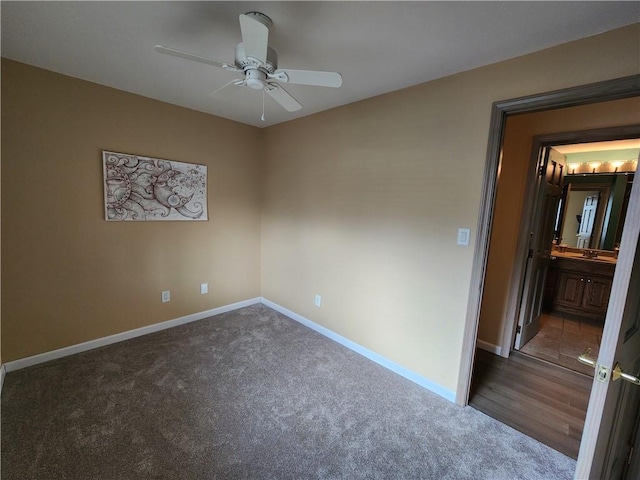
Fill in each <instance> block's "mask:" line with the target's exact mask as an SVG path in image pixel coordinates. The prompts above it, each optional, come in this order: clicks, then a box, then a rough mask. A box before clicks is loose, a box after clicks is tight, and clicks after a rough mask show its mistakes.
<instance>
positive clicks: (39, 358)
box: [3, 297, 261, 372]
mask: <svg viewBox="0 0 640 480" xmlns="http://www.w3.org/2000/svg"><path fill="white" fill-rule="evenodd" d="M260 300H261V299H260V297H256V298H251V299H249V300H244V301H242V302H237V303H232V304H230V305H224V306H222V307H217V308H212V309H211V310H205V311H204V312H199V313H192V314H191V315H186V316H184V317H180V318H175V319H173V320H167V321H166V322H160V323H154V324H153V325H148V326H146V327H141V328H136V329H135V330H128V331H126V332H122V333H116V334H115V335H110V336H108V337H102V338H97V339H95V340H89V341H88V342H83V343H78V344H76V345H71V346H69V347H64V348H60V349H58V350H52V351H50V352H45V353H40V354H38V355H33V356H31V357H25V358H20V359H18V360H14V361H12V362H7V363H5V364H4V365H3V367H4V368H6V371H7V372H12V371H14V370H19V369H21V368H26V367H31V366H32V365H37V364H39V363H44V362H48V361H50V360H55V359H57V358H62V357H68V356H69V355H75V354H76V353H80V352H86V351H87V350H93V349H94V348H100V347H104V346H105V345H111V344H112V343H118V342H122V341H124V340H129V339H131V338H136V337H140V336H142V335H147V334H149V333H154V332H158V331H160V330H165V329H167V328H171V327H177V326H178V325H184V324H185V323H190V322H195V321H196V320H202V319H203V318H207V317H212V316H213V315H220V314H221V313H226V312H230V311H232V310H237V309H238V308H242V307H248V306H249V305H254V304H256V303H260Z"/></svg>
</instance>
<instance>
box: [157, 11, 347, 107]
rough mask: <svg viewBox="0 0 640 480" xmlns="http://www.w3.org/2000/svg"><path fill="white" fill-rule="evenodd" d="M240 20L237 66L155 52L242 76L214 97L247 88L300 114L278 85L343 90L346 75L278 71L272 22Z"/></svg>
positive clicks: (162, 49)
mask: <svg viewBox="0 0 640 480" xmlns="http://www.w3.org/2000/svg"><path fill="white" fill-rule="evenodd" d="M239 18H240V31H241V33H242V42H241V43H239V44H238V45H236V49H235V61H234V64H233V65H232V64H230V63H228V62H220V61H218V60H214V59H212V58H207V57H202V56H200V55H195V54H192V53H188V52H183V51H181V50H176V49H174V48H170V47H166V46H164V45H156V46H155V49H156V51H157V52H159V53H163V54H165V55H171V56H173V57H178V58H183V59H185V60H191V61H195V62H199V63H204V64H207V65H211V66H214V67H218V68H222V69H224V70H227V71H230V72H235V73H242V74H243V75H244V78H243V79H237V80H232V81H231V82H229V83H227V84H226V85H224V86H222V87H220V88H219V89H217V90H216V91H214V93H217V92H219V91H220V90H222V89H223V88H225V87H226V86H227V85H231V84H233V85H236V86H247V87H249V88H252V89H254V90H262V91H263V93H264V92H266V93H268V94H269V96H270V97H271V98H273V99H274V100H275V101H276V102H277V103H278V104H279V105H280V106H282V107H283V108H284V109H285V110H287V111H289V112H295V111H296V110H300V109H301V108H302V105H301V104H300V103H299V102H298V101H297V100H296V99H295V98H293V96H291V95H290V94H289V93H288V92H287V91H286V90H285V89H284V88H282V86H281V85H279V84H278V83H277V82H282V83H290V84H297V85H311V86H318V87H332V88H339V87H341V86H342V75H340V74H339V73H337V72H320V71H314V70H289V69H278V53H277V52H276V51H275V50H274V49H273V48H271V47H269V43H268V42H269V29H270V28H271V27H272V26H273V22H272V20H271V19H270V18H269V17H267V16H266V15H265V14H263V13H260V12H248V13H245V14H241V15H240V17H239ZM263 110H264V104H263ZM263 118H264V113H263Z"/></svg>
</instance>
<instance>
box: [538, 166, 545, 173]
mask: <svg viewBox="0 0 640 480" xmlns="http://www.w3.org/2000/svg"><path fill="white" fill-rule="evenodd" d="M538 175H540V176H542V175H544V165H540V166H539V167H538Z"/></svg>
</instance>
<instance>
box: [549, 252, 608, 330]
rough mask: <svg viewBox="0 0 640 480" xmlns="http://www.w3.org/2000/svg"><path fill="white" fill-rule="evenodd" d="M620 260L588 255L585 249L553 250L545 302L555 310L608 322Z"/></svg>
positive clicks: (550, 308) (552, 310) (551, 309)
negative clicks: (608, 311) (611, 297)
mask: <svg viewBox="0 0 640 480" xmlns="http://www.w3.org/2000/svg"><path fill="white" fill-rule="evenodd" d="M615 268H616V259H615V257H613V256H602V257H596V258H588V257H585V256H583V252H582V251H571V252H556V251H554V252H553V253H552V256H551V259H550V263H549V270H548V272H547V280H546V285H545V299H544V302H545V304H546V306H547V308H548V309H549V310H550V311H551V312H561V313H568V314H571V315H575V316H579V317H583V318H590V319H593V320H602V321H604V319H605V316H606V313H607V306H608V304H609V295H610V293H611V284H612V281H613V272H614V271H615Z"/></svg>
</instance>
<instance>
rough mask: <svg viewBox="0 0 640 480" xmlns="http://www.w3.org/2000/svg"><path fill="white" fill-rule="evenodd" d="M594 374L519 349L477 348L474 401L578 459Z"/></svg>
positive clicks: (473, 390) (485, 409) (491, 412)
mask: <svg viewBox="0 0 640 480" xmlns="http://www.w3.org/2000/svg"><path fill="white" fill-rule="evenodd" d="M592 382H593V378H592V377H589V376H588V375H585V374H583V373H578V372H574V371H572V370H569V369H567V368H564V367H561V366H558V365H554V364H552V363H550V362H546V361H544V360H540V359H537V358H534V357H531V356H529V355H526V354H522V353H520V352H512V353H511V355H510V357H509V358H503V357H500V356H498V355H494V354H492V353H489V352H486V351H484V350H478V351H477V354H476V363H475V368H474V372H473V378H472V383H471V395H470V398H469V405H471V406H472V407H473V408H475V409H477V410H480V411H481V412H483V413H485V414H487V415H489V416H490V417H493V418H495V419H497V420H499V421H500V422H502V423H504V424H506V425H509V426H511V427H513V428H515V429H516V430H519V431H520V432H522V433H524V434H526V435H529V436H530V437H532V438H535V439H536V440H538V441H539V442H542V443H544V444H545V445H548V446H550V447H551V448H554V449H556V450H558V451H560V452H562V453H564V454H565V455H567V456H569V457H572V458H577V457H578V451H579V449H580V438H581V437H582V430H583V428H584V419H585V417H586V414H587V405H588V403H589V394H590V392H591V384H592Z"/></svg>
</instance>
